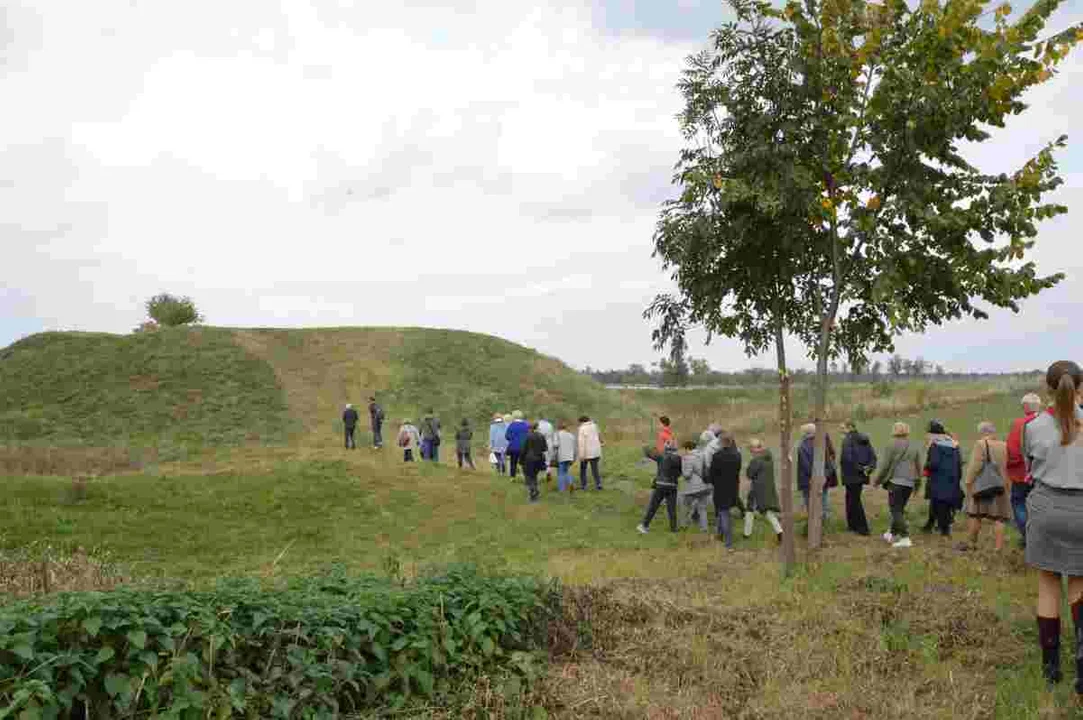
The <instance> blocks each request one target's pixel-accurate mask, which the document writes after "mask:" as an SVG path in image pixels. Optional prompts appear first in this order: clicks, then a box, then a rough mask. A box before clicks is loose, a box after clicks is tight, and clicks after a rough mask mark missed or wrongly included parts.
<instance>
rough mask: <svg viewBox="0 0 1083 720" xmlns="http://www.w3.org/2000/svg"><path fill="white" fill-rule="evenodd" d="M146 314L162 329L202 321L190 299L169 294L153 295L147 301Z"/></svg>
mask: <svg viewBox="0 0 1083 720" xmlns="http://www.w3.org/2000/svg"><path fill="white" fill-rule="evenodd" d="M147 314H148V315H150V317H151V318H152V319H153V320H154V322H156V323H158V325H161V326H163V327H176V326H177V325H192V324H194V323H199V322H202V321H203V317H202V316H201V315H200V314H199V312H198V311H197V310H196V304H195V303H194V302H192V299H191V298H189V297H176V296H175V295H170V294H169V293H162V294H160V295H155V296H154V297H152V298H151V299H150V300H147Z"/></svg>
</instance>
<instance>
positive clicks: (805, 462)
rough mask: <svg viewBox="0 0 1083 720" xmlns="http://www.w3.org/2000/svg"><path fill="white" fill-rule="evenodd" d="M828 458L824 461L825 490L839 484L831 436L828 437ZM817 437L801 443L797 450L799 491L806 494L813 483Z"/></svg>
mask: <svg viewBox="0 0 1083 720" xmlns="http://www.w3.org/2000/svg"><path fill="white" fill-rule="evenodd" d="M825 440H826V451H827V457H826V459H825V461H824V475H825V476H826V482H825V483H824V487H825V488H831V487H836V486H837V485H838V484H839V478H838V473H837V472H836V471H835V445H834V443H832V442H831V436H830V435H826V436H825ZM815 442H816V436H815V435H810V436H808V437H807V438H805V439H804V440H802V441H801V445H800V446H799V447H798V449H797V489H798V490H800V491H802V492H804V491H806V490H808V489H809V486H810V484H811V482H812V459H813V456H814V445H815Z"/></svg>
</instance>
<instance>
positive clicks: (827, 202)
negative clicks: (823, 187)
mask: <svg viewBox="0 0 1083 720" xmlns="http://www.w3.org/2000/svg"><path fill="white" fill-rule="evenodd" d="M820 205H821V206H822V207H823V209H824V210H830V209H831V208H832V207H833V206H834V203H832V202H831V198H821V199H820Z"/></svg>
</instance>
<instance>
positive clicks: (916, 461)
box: [874, 422, 921, 548]
mask: <svg viewBox="0 0 1083 720" xmlns="http://www.w3.org/2000/svg"><path fill="white" fill-rule="evenodd" d="M891 437H892V441H891V444H890V445H888V446H887V447H886V448H884V452H883V458H884V462H883V464H882V465H880V470H879V471H878V472H877V473H876V480H875V482H874V484H875V485H876V486H877V487H879V486H881V485H883V486H884V488H885V489H886V490H887V492H888V495H887V497H888V506H889V507H890V508H891V528H890V529H889V530H888V531H887V532H886V533H884V540H887V541H888V542H889V543H891V544H892V545H891V547H897V548H908V547H912V546H913V542H911V540H910V528H909V527H907V524H906V503H908V502H909V501H910V495H911V494H913V492H914V490H915V489H916V487H917V485H918V482H919V478H921V452H920V447H921V444H920V443H915V442H912V441H911V440H910V426H909V425H907V424H906V423H902V422H897V423H895V425H894V427H893V428H892V429H891Z"/></svg>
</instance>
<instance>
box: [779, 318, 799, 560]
mask: <svg viewBox="0 0 1083 720" xmlns="http://www.w3.org/2000/svg"><path fill="white" fill-rule="evenodd" d="M783 340H784V338H783V335H782V326H781V324H779V325H776V327H775V352H776V353H777V355H778V426H779V456H780V457H779V459H780V469H781V472H782V487H781V494H782V575H783V577H788V576H789V575H790V574H791V573H792V572H793V570H794V568H795V567H796V566H797V550H796V548H795V545H794V535H795V533H794V518H793V465H792V463H791V462H790V443H791V433H792V426H793V410H792V408H793V404H792V403H791V401H790V374H789V372H788V371H787V369H786V347H785V345H784V344H783Z"/></svg>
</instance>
